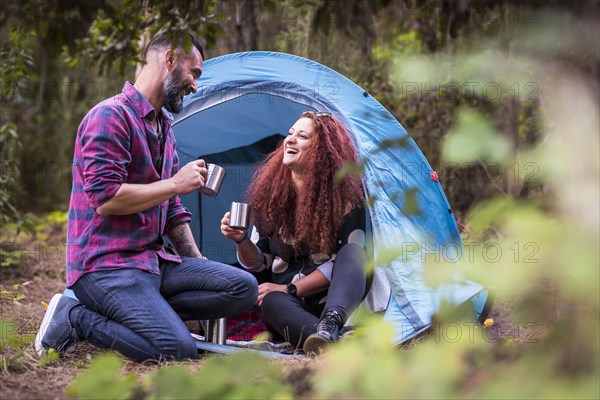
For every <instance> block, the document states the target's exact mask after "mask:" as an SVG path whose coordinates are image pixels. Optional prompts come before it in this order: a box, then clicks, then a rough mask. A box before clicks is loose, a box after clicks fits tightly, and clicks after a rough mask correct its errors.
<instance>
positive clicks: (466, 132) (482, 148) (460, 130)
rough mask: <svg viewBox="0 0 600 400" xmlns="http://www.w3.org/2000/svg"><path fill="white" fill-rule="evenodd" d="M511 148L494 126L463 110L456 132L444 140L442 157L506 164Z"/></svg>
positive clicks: (458, 160) (459, 160)
mask: <svg viewBox="0 0 600 400" xmlns="http://www.w3.org/2000/svg"><path fill="white" fill-rule="evenodd" d="M510 150H511V146H510V143H509V142H508V140H506V138H504V137H502V136H501V135H499V134H498V133H497V132H496V130H495V129H494V127H493V126H492V124H491V123H490V122H489V121H488V120H486V119H485V118H483V117H481V116H478V115H477V114H475V113H473V112H472V111H467V110H462V111H461V112H460V113H459V115H458V121H457V125H456V128H455V129H454V132H452V133H451V134H449V135H448V136H446V137H445V138H444V141H443V153H442V156H443V158H444V159H446V160H447V161H454V162H459V163H463V162H469V161H473V160H483V161H489V162H497V163H504V162H505V161H506V160H507V159H508V157H509V155H510Z"/></svg>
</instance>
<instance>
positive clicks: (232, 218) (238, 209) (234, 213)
mask: <svg viewBox="0 0 600 400" xmlns="http://www.w3.org/2000/svg"><path fill="white" fill-rule="evenodd" d="M229 226H230V227H232V228H234V229H248V227H249V226H250V206H249V205H248V204H246V203H236V202H235V201H234V202H232V203H231V213H230V215H229Z"/></svg>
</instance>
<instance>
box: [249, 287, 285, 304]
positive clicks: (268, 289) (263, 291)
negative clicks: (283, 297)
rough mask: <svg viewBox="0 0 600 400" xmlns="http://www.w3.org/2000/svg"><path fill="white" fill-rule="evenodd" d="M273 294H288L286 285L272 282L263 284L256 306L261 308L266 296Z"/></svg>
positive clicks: (259, 290)
mask: <svg viewBox="0 0 600 400" xmlns="http://www.w3.org/2000/svg"><path fill="white" fill-rule="evenodd" d="M271 292H283V293H287V291H286V290H285V285H278V284H277V283H271V282H266V283H261V284H260V285H258V300H256V305H257V306H259V307H260V306H261V305H262V301H263V299H264V298H265V296H266V295H267V294H268V293H271Z"/></svg>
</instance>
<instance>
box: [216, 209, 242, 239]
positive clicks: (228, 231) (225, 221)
mask: <svg viewBox="0 0 600 400" xmlns="http://www.w3.org/2000/svg"><path fill="white" fill-rule="evenodd" d="M229 215H230V212H229V211H227V212H226V213H225V215H224V216H223V218H222V219H221V233H222V234H223V236H225V237H226V238H228V239H231V240H233V241H234V242H236V243H237V242H239V241H241V240H242V239H243V238H244V235H246V231H245V230H244V229H234V228H232V227H230V226H229Z"/></svg>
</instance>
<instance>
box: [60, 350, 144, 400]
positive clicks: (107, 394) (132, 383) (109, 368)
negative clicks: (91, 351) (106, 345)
mask: <svg viewBox="0 0 600 400" xmlns="http://www.w3.org/2000/svg"><path fill="white" fill-rule="evenodd" d="M122 366H123V362H122V360H121V358H120V357H119V356H117V355H115V354H103V355H101V356H99V357H98V358H96V359H95V360H94V361H92V363H91V364H90V366H89V368H88V369H87V370H86V371H84V372H83V373H82V374H81V375H79V376H78V377H77V378H76V379H75V380H74V381H73V382H72V383H71V384H70V385H69V386H68V387H67V390H66V394H67V396H69V397H74V398H77V399H99V398H102V399H115V400H116V399H130V398H132V397H133V393H134V391H135V389H136V385H137V383H136V381H137V378H136V376H135V375H133V374H132V375H126V376H122V375H121V374H120V370H121V367H122Z"/></svg>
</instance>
